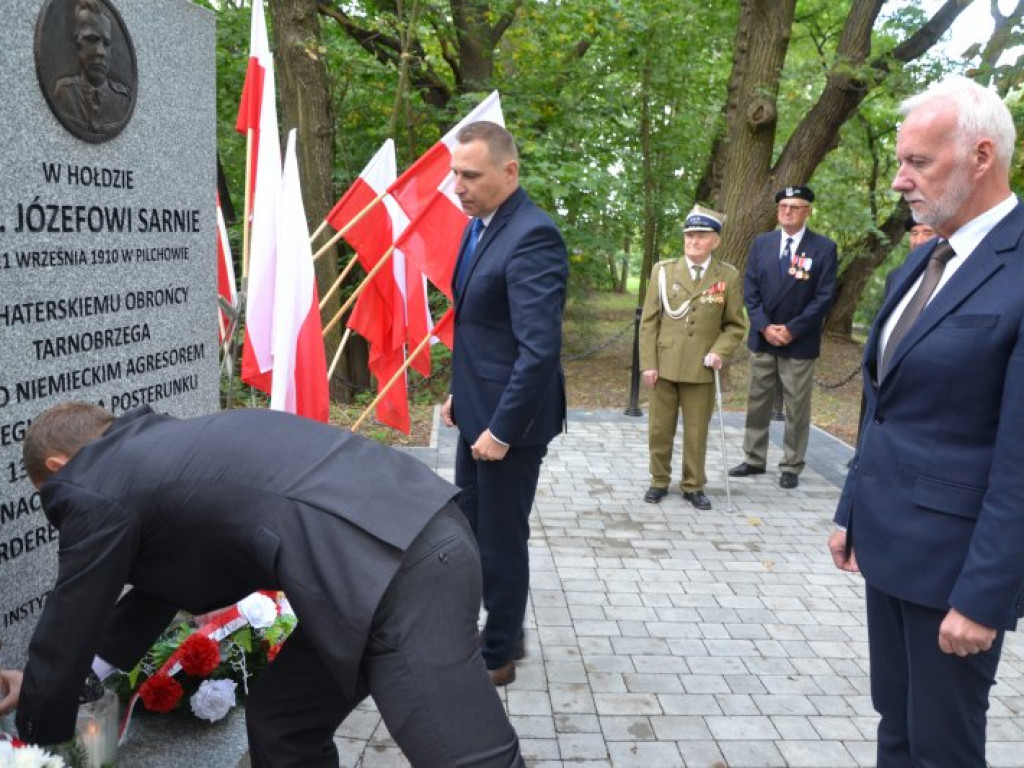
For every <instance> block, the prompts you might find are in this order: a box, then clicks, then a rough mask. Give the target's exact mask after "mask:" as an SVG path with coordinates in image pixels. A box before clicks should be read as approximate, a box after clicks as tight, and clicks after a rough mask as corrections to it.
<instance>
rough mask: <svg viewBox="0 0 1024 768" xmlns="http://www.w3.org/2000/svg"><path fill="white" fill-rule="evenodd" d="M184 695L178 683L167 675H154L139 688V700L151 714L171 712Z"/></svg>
mask: <svg viewBox="0 0 1024 768" xmlns="http://www.w3.org/2000/svg"><path fill="white" fill-rule="evenodd" d="M183 694H184V691H183V690H182V688H181V686H180V685H179V684H178V681H177V680H175V679H174V678H172V677H168V676H167V675H164V674H160V675H153V677H151V678H149V680H147V681H146V682H144V683H143V684H142V685H141V687H140V688H139V698H140V699H142V703H143V704H144V705H145V706H146V709H148V710H149V711H150V712H170V711H171V710H172V709H174V708H175V707H176V706H178V702H179V701H181V697H182V695H183Z"/></svg>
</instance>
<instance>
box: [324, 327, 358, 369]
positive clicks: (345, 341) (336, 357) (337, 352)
mask: <svg viewBox="0 0 1024 768" xmlns="http://www.w3.org/2000/svg"><path fill="white" fill-rule="evenodd" d="M351 335H352V329H351V328H346V329H345V335H344V336H342V337H341V343H340V344H339V345H338V348H337V349H336V350H335V351H334V359H333V360H331V367H330V368H328V369H327V379H328V381H329V380H330V379H331V377H332V376H334V369H335V368H337V367H338V363H339V362H340V361H341V353H342V352H344V351H345V345H346V344H348V337H349V336H351Z"/></svg>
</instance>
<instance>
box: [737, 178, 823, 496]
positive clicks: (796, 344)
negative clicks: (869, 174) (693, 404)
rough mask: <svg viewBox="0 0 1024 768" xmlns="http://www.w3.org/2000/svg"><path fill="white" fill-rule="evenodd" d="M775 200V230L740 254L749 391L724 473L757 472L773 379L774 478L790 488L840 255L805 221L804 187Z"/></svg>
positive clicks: (799, 461) (764, 453)
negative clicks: (738, 444)
mask: <svg viewBox="0 0 1024 768" xmlns="http://www.w3.org/2000/svg"><path fill="white" fill-rule="evenodd" d="M775 202H776V203H777V204H778V217H779V225H780V227H781V229H779V230H776V231H774V232H765V233H764V234H761V235H758V236H757V237H756V238H755V239H754V243H753V245H752V246H751V247H750V253H748V254H747V271H746V275H745V277H744V281H743V299H744V302H745V303H746V305H747V314H748V316H749V317H750V335H749V337H748V339H747V346H748V347H749V348H750V391H749V394H748V396H747V423H746V431H745V433H744V436H743V452H744V454H745V455H744V460H743V461H742V462H741V463H740V464H739V465H737V466H735V467H733V468H732V469H730V470H729V475H730V477H749V476H750V475H762V474H764V472H765V467H766V465H767V463H768V462H767V459H768V427H769V422H770V421H771V415H772V400H773V396H774V393H775V382H776V380H778V381H781V383H782V393H783V400H784V402H785V409H786V410H785V416H786V427H785V434H784V438H783V456H782V460H781V461H780V462H779V470H780V471H781V474H780V476H779V485H780V486H782V487H783V488H796V487H797V485H798V484H799V481H798V479H797V477H798V476H799V474H800V472H801V471H802V470H803V468H804V456H805V454H806V452H807V440H808V437H809V435H810V428H811V391H812V389H813V387H814V361H815V360H816V359H817V358H818V355H819V354H820V351H821V335H822V331H823V329H824V325H825V315H826V313H827V312H828V310H829V307H831V306H832V301H833V300H834V299H835V295H836V269H837V265H838V261H839V258H838V255H837V250H836V244H835V243H834V242H833V241H832V240H830V239H829V238H827V237H825V236H823V235H819V234H817V233H816V232H812V231H811V230H810V229H808V228H807V219H808V217H810V215H811V211H812V207H811V204H812V203H813V202H814V192H813V191H811V188H810V187H806V186H792V187H784V188H783V189H780V190H779V191H778V192H777V193H776V195H775Z"/></svg>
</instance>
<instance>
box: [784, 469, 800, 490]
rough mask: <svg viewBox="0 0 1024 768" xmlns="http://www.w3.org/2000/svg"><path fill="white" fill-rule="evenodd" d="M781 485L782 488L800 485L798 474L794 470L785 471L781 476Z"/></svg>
mask: <svg viewBox="0 0 1024 768" xmlns="http://www.w3.org/2000/svg"><path fill="white" fill-rule="evenodd" d="M779 485H780V486H781V487H782V488H796V487H797V486H798V485H800V481H799V480H797V478H796V475H795V474H793V473H792V472H783V473H782V474H781V475H780V476H779Z"/></svg>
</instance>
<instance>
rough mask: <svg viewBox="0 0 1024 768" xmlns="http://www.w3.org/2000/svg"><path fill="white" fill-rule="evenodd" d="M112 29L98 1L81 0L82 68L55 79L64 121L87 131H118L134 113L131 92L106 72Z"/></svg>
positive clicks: (77, 27)
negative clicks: (78, 71) (132, 111)
mask: <svg viewBox="0 0 1024 768" xmlns="http://www.w3.org/2000/svg"><path fill="white" fill-rule="evenodd" d="M110 32H111V23H110V18H109V17H108V16H107V15H106V14H105V13H104V12H103V8H102V6H101V5H100V3H99V2H98V0H78V3H77V4H76V5H75V50H76V52H77V54H78V61H79V63H80V64H81V65H82V71H81V73H80V74H77V75H73V76H71V77H62V78H60V79H59V80H58V81H57V82H56V84H55V85H54V88H53V103H54V106H55V107H56V109H58V110H59V111H60V113H61V115H62V116H63V117H64V119H65V120H67V121H68V122H69V123H71V124H73V125H74V126H75V127H76V128H78V129H79V130H80V131H82V132H84V133H88V134H97V135H105V134H113V133H117V131H118V130H120V128H121V126H122V125H123V124H124V122H125V121H126V120H127V119H128V117H129V115H130V113H131V106H132V94H131V91H130V90H129V89H128V87H127V86H125V85H122V84H121V83H118V82H117V81H115V80H111V79H110V78H109V77H108V75H107V72H108V70H109V67H110V63H109V59H110V39H111V38H110Z"/></svg>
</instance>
